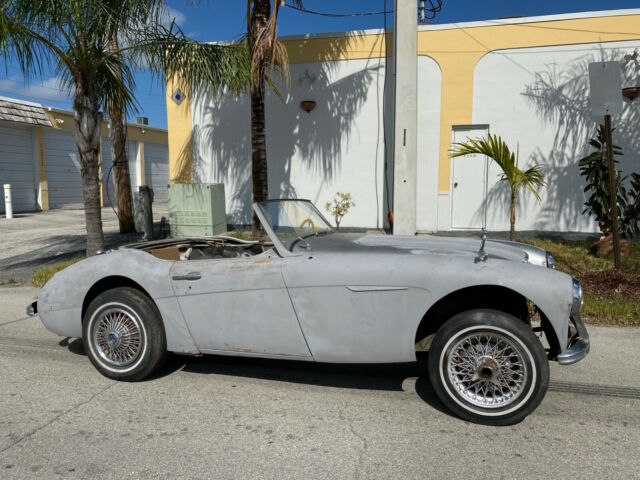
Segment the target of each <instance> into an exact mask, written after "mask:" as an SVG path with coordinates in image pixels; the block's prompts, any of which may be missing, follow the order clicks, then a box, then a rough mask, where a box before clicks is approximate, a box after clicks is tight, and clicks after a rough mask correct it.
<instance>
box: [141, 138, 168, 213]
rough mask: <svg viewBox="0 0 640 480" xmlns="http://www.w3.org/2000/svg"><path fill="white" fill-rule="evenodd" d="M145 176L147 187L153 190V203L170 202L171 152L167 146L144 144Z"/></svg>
mask: <svg viewBox="0 0 640 480" xmlns="http://www.w3.org/2000/svg"><path fill="white" fill-rule="evenodd" d="M144 176H145V181H146V182H147V185H149V186H150V187H151V188H153V201H154V202H155V203H163V202H166V201H168V198H169V189H168V187H167V185H169V151H168V149H167V146H166V145H154V144H153V143H145V144H144Z"/></svg>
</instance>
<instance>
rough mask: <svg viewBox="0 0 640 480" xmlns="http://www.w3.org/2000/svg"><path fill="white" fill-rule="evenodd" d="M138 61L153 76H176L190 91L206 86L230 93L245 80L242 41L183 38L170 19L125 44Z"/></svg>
mask: <svg viewBox="0 0 640 480" xmlns="http://www.w3.org/2000/svg"><path fill="white" fill-rule="evenodd" d="M126 50H127V51H129V52H130V53H131V54H132V55H133V56H135V58H137V61H138V62H146V65H147V66H148V67H149V69H150V70H151V71H152V73H153V74H154V75H156V76H160V77H166V78H167V79H172V78H176V77H178V78H180V79H181V81H183V82H185V83H186V84H187V85H189V87H190V88H191V89H192V91H195V90H198V89H200V88H207V89H209V90H210V91H213V92H214V93H215V92H218V91H222V90H224V89H229V90H230V91H231V92H233V93H240V92H242V91H244V90H246V87H247V85H248V84H249V68H250V67H249V52H248V48H247V44H246V42H237V43H231V44H214V43H203V42H198V41H195V40H192V39H190V38H187V37H186V35H184V33H183V32H182V30H181V29H180V28H179V27H178V26H177V25H176V24H175V22H172V23H171V25H169V26H168V27H165V26H163V25H157V24H156V25H152V26H149V27H147V28H145V29H143V30H142V31H140V32H139V35H138V38H137V39H136V43H135V44H133V45H131V46H129V47H127V48H126Z"/></svg>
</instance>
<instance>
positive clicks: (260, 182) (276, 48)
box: [247, 0, 302, 236]
mask: <svg viewBox="0 0 640 480" xmlns="http://www.w3.org/2000/svg"><path fill="white" fill-rule="evenodd" d="M283 4H284V2H281V1H280V0H273V7H272V5H271V0H247V41H248V46H249V56H250V58H251V88H250V96H251V178H252V183H253V201H254V202H261V201H264V200H267V199H268V198H269V183H268V172H267V140H266V138H267V135H266V125H265V101H264V99H265V85H266V84H269V85H270V86H271V87H272V88H275V87H274V84H273V78H272V77H271V74H272V73H276V74H279V75H280V76H281V77H282V78H283V79H284V80H285V82H288V77H289V70H288V63H289V60H288V56H287V50H286V49H285V47H284V45H282V44H281V43H280V42H279V41H278V40H277V20H278V13H279V12H280V8H281V6H282V5H283ZM294 4H295V6H297V7H299V8H301V7H302V1H301V0H294ZM253 233H254V235H255V236H259V235H261V234H262V233H263V232H262V229H261V226H260V221H259V220H258V218H257V216H256V214H255V213H254V214H253Z"/></svg>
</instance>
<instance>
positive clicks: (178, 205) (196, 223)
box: [169, 183, 227, 238]
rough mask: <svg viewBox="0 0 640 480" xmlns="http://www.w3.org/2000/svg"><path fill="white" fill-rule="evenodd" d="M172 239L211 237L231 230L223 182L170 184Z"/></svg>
mask: <svg viewBox="0 0 640 480" xmlns="http://www.w3.org/2000/svg"><path fill="white" fill-rule="evenodd" d="M169 224H170V226H171V236H172V237H174V238H183V237H209V236H212V235H219V234H221V233H224V232H226V231H227V215H226V208H225V201H224V184H223V183H195V184H182V183H181V184H175V185H169Z"/></svg>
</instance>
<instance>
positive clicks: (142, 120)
mask: <svg viewBox="0 0 640 480" xmlns="http://www.w3.org/2000/svg"><path fill="white" fill-rule="evenodd" d="M136 123H137V124H138V125H149V117H136Z"/></svg>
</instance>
